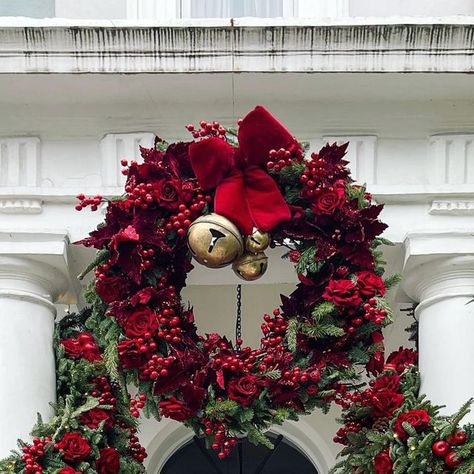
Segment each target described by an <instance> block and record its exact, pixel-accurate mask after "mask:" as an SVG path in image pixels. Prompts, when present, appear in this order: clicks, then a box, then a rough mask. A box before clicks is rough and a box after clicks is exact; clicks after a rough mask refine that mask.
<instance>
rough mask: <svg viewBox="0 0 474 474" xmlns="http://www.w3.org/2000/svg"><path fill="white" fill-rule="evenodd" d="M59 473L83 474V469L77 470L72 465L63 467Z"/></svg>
mask: <svg viewBox="0 0 474 474" xmlns="http://www.w3.org/2000/svg"><path fill="white" fill-rule="evenodd" d="M58 474H81V471H76V470H75V469H73V468H72V467H69V466H67V467H63V468H62V469H61V470H60V471H59V472H58Z"/></svg>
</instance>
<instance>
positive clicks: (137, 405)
mask: <svg viewBox="0 0 474 474" xmlns="http://www.w3.org/2000/svg"><path fill="white" fill-rule="evenodd" d="M145 402H146V395H145V394H144V393H140V394H137V395H135V397H134V398H131V399H130V414H131V415H132V416H133V417H135V418H138V417H139V416H140V412H139V411H138V410H141V409H142V408H143V407H144V406H145ZM137 441H138V438H137Z"/></svg>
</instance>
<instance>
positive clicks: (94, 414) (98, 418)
mask: <svg viewBox="0 0 474 474" xmlns="http://www.w3.org/2000/svg"><path fill="white" fill-rule="evenodd" d="M79 420H80V422H81V423H82V424H83V425H85V426H87V427H88V428H90V429H91V430H96V429H97V428H98V427H99V425H100V423H102V422H105V423H104V431H108V430H110V429H111V428H112V426H113V425H114V420H113V418H112V415H111V414H110V413H109V412H108V411H107V410H102V408H93V409H92V410H89V411H86V412H85V413H83V414H82V415H81V417H80V418H79Z"/></svg>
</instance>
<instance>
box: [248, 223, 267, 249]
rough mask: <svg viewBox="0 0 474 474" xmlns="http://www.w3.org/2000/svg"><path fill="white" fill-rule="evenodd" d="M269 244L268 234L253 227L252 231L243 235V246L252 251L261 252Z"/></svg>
mask: <svg viewBox="0 0 474 474" xmlns="http://www.w3.org/2000/svg"><path fill="white" fill-rule="evenodd" d="M269 244H270V234H268V233H267V232H262V231H261V230H258V229H257V228H255V227H254V229H253V231H252V233H251V234H250V235H247V237H245V248H246V249H247V250H248V251H249V252H252V253H258V252H263V251H264V250H265V249H266V248H267V247H268V246H269Z"/></svg>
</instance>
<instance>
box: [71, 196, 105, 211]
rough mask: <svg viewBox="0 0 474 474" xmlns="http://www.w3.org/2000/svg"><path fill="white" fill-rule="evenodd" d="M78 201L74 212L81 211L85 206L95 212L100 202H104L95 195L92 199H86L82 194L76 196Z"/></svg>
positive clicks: (100, 197)
mask: <svg viewBox="0 0 474 474" xmlns="http://www.w3.org/2000/svg"><path fill="white" fill-rule="evenodd" d="M76 198H77V199H79V201H80V202H79V204H76V206H75V209H76V211H82V210H83V209H85V208H86V207H87V206H90V207H91V211H97V209H98V208H99V205H100V203H101V202H103V201H105V200H104V199H103V197H102V196H100V195H99V194H97V195H96V196H94V197H86V196H85V195H84V194H82V193H81V194H78V195H77V196H76Z"/></svg>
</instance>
